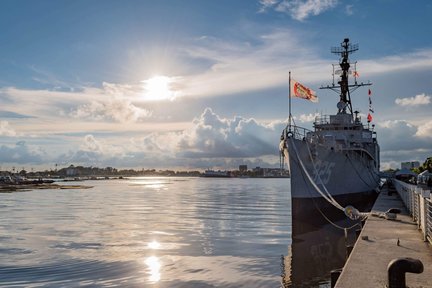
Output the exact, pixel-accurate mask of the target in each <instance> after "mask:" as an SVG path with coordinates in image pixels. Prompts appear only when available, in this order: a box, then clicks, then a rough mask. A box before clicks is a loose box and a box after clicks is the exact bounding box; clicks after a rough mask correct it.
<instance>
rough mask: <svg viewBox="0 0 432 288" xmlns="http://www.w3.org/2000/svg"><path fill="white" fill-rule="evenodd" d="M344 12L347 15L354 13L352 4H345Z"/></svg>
mask: <svg viewBox="0 0 432 288" xmlns="http://www.w3.org/2000/svg"><path fill="white" fill-rule="evenodd" d="M345 13H346V14H347V15H348V16H351V15H353V14H354V12H353V5H346V6H345Z"/></svg>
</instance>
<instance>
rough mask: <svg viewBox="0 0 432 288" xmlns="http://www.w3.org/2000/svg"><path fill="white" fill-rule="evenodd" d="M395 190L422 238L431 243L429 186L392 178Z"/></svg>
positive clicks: (430, 195) (431, 211)
mask: <svg viewBox="0 0 432 288" xmlns="http://www.w3.org/2000/svg"><path fill="white" fill-rule="evenodd" d="M392 183H393V184H394V186H395V188H396V191H397V192H398V194H399V196H400V197H401V199H402V201H403V202H404V204H405V207H406V208H407V209H408V212H409V213H410V215H411V216H412V217H413V221H415V223H417V227H418V229H419V230H421V232H422V234H423V239H424V240H425V241H429V242H430V243H431V244H432V194H431V191H430V188H429V187H421V186H417V185H413V184H408V183H405V182H403V181H400V180H396V179H392Z"/></svg>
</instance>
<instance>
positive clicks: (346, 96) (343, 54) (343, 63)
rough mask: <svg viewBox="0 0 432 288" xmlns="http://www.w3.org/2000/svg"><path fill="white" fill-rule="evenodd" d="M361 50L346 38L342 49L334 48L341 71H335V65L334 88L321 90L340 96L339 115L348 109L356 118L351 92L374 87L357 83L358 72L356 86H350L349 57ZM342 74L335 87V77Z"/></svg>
mask: <svg viewBox="0 0 432 288" xmlns="http://www.w3.org/2000/svg"><path fill="white" fill-rule="evenodd" d="M358 49H359V45H358V44H351V43H349V39H348V38H345V39H344V41H343V42H342V43H341V44H340V47H332V48H331V50H330V51H331V53H333V54H337V55H340V60H339V64H338V65H339V66H340V70H335V66H336V65H337V64H333V83H332V86H322V87H320V89H331V90H333V91H335V92H337V93H339V95H340V100H339V103H338V105H337V107H338V114H346V113H347V109H348V111H349V114H351V116H352V117H354V115H353V113H354V111H353V108H352V103H351V92H352V91H354V90H355V89H357V88H359V87H361V86H366V85H372V84H371V83H363V82H362V83H360V84H358V83H357V77H356V74H357V72H356V71H355V73H354V84H349V81H348V78H349V74H350V73H351V70H350V67H351V63H350V60H349V55H350V54H352V53H354V52H356V51H357V50H358ZM353 64H354V69H356V68H357V67H356V64H357V62H355V63H353ZM335 74H340V81H338V82H337V84H339V86H337V85H335V83H334V81H335V80H334V75H335Z"/></svg>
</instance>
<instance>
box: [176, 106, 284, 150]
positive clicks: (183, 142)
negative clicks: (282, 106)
mask: <svg viewBox="0 0 432 288" xmlns="http://www.w3.org/2000/svg"><path fill="white" fill-rule="evenodd" d="M285 125H286V124H285V123H283V122H282V121H280V122H274V123H269V124H264V123H259V122H258V121H256V120H255V119H253V118H249V119H245V118H242V117H238V116H237V117H234V118H233V119H226V118H220V117H219V116H218V115H217V114H216V113H214V112H213V111H212V110H211V109H210V108H206V109H205V111H204V112H203V113H202V114H201V116H200V117H198V118H196V119H195V120H194V126H193V128H192V129H190V130H188V131H185V132H184V133H183V134H182V135H181V138H180V141H179V144H178V148H179V149H180V150H181V152H180V154H181V155H183V156H186V157H192V158H201V157H205V158H217V157H221V158H231V157H234V158H236V157H260V156H266V155H277V153H278V150H277V145H278V139H279V136H280V133H281V132H282V129H283V127H284V126H285Z"/></svg>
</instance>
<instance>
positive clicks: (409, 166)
mask: <svg viewBox="0 0 432 288" xmlns="http://www.w3.org/2000/svg"><path fill="white" fill-rule="evenodd" d="M419 167H420V162H419V161H411V162H402V163H401V169H413V168H419Z"/></svg>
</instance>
